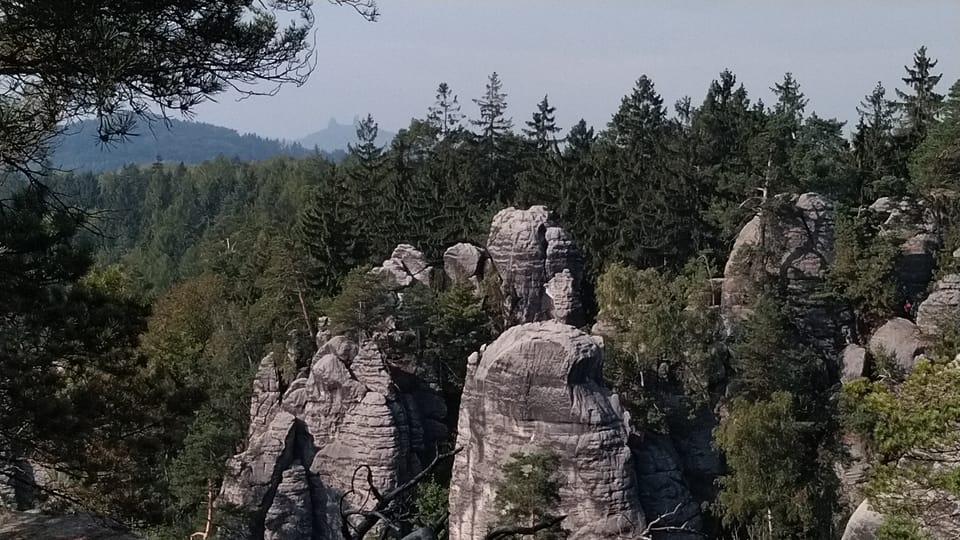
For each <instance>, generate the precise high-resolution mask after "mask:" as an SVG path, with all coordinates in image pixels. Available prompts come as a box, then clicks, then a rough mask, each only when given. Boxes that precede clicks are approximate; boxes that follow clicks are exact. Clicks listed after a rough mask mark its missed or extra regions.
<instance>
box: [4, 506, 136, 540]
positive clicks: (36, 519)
mask: <svg viewBox="0 0 960 540" xmlns="http://www.w3.org/2000/svg"><path fill="white" fill-rule="evenodd" d="M0 538H3V539H4V540H41V539H42V540H141V539H142V537H140V536H135V535H133V534H131V533H129V532H125V531H123V530H120V529H116V528H113V527H111V524H110V523H109V522H108V521H106V520H104V519H99V518H95V517H93V516H90V515H88V514H70V515H63V516H48V515H45V514H35V513H25V512H6V511H2V510H0Z"/></svg>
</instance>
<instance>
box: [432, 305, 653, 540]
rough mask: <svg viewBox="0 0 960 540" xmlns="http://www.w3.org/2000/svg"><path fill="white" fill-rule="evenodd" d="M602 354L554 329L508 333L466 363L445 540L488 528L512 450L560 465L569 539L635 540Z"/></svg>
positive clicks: (620, 427) (623, 427)
mask: <svg viewBox="0 0 960 540" xmlns="http://www.w3.org/2000/svg"><path fill="white" fill-rule="evenodd" d="M601 370H602V354H601V349H600V347H599V346H598V344H597V343H596V342H595V341H594V340H593V339H592V338H591V337H590V336H589V335H587V334H585V333H583V332H581V331H579V330H577V329H576V328H574V327H571V326H569V325H565V324H561V323H558V322H555V321H549V322H538V323H528V324H523V325H519V326H515V327H513V328H510V329H508V330H507V331H506V332H504V333H503V334H502V335H501V336H500V337H499V338H497V340H496V341H494V342H493V343H492V344H491V345H489V346H488V347H486V348H485V350H483V352H482V353H480V354H475V355H472V356H471V358H470V360H469V362H468V373H467V381H466V385H465V388H464V393H463V400H462V403H461V409H460V417H459V424H458V433H459V437H458V440H457V444H458V445H459V446H462V447H463V448H464V450H463V451H462V452H460V453H459V454H457V456H456V458H455V461H454V465H453V476H452V480H451V483H450V538H451V540H476V539H481V538H483V537H484V535H485V534H486V532H487V530H488V529H489V528H490V527H491V526H492V525H493V524H494V523H495V522H496V517H497V516H496V513H495V509H494V499H495V496H496V494H495V486H496V482H497V481H498V479H499V478H500V475H501V467H502V466H503V464H504V463H506V462H507V461H509V459H510V456H511V454H513V453H514V452H517V451H531V450H536V449H549V450H551V451H553V452H556V453H557V455H558V457H559V458H560V467H559V470H558V471H557V473H558V476H559V480H560V503H559V508H557V509H556V511H557V512H559V513H561V514H564V515H566V516H567V518H566V519H565V520H564V522H563V526H564V528H566V529H567V530H569V531H570V533H571V534H570V538H571V539H574V540H576V539H607V538H610V539H613V538H631V537H632V538H636V537H637V536H638V534H639V532H640V531H642V530H643V528H644V527H645V518H644V514H643V508H642V507H641V504H640V498H639V497H640V495H639V488H638V484H637V479H636V469H635V465H634V463H633V456H632V453H631V451H630V448H629V445H628V425H627V422H626V420H625V418H624V416H625V413H624V411H623V410H622V409H621V408H620V407H619V404H618V401H617V400H616V399H615V397H614V396H611V394H610V393H609V391H608V390H606V388H604V386H603V382H602V380H603V378H602V373H601Z"/></svg>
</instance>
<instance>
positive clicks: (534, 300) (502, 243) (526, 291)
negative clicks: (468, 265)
mask: <svg viewBox="0 0 960 540" xmlns="http://www.w3.org/2000/svg"><path fill="white" fill-rule="evenodd" d="M487 252H488V253H489V255H490V260H491V261H492V263H493V266H494V268H495V269H496V271H497V273H498V274H499V275H500V279H501V289H502V293H503V298H504V306H503V307H504V317H505V319H506V320H507V321H508V323H510V324H521V323H525V322H534V321H542V320H547V319H550V318H557V319H558V320H561V321H562V322H565V323H570V324H574V325H579V324H582V323H583V320H582V313H581V311H582V310H581V309H580V307H579V306H580V299H579V297H578V296H576V295H578V293H579V290H580V281H581V280H582V279H583V256H582V254H581V253H580V250H579V249H578V248H577V246H576V244H574V242H573V240H572V239H571V237H570V235H569V234H567V233H566V231H564V230H563V229H561V228H560V227H557V226H555V225H554V224H553V222H552V221H551V217H550V212H549V211H548V210H547V209H546V208H544V207H543V206H531V207H530V209H528V210H518V209H516V208H512V207H511V208H507V209H506V210H501V211H500V212H498V213H497V215H496V216H494V218H493V223H491V225H490V236H489V238H488V240H487ZM564 270H566V271H568V274H569V276H568V277H567V278H560V279H559V280H558V281H557V282H556V283H554V285H553V286H552V287H551V289H550V291H551V292H550V294H548V292H547V287H546V286H547V284H548V282H550V281H551V279H553V278H554V277H555V276H557V275H558V274H561V273H563V272H564ZM551 294H552V295H553V296H551ZM568 295H574V296H573V297H569V296H568ZM568 310H572V311H568Z"/></svg>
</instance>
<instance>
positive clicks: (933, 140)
mask: <svg viewBox="0 0 960 540" xmlns="http://www.w3.org/2000/svg"><path fill="white" fill-rule="evenodd" d="M941 112H942V119H941V120H940V121H939V122H937V123H935V124H934V125H932V126H930V129H929V132H928V134H927V138H926V139H925V140H924V141H923V143H921V144H920V146H919V147H917V150H916V152H914V155H913V161H912V163H911V164H910V171H911V175H912V178H913V183H914V190H915V191H916V192H918V193H920V194H926V193H927V192H928V191H929V190H930V189H931V188H938V187H945V188H950V189H958V188H960V81H957V82H956V83H954V85H953V86H952V87H951V88H950V92H949V94H948V95H947V99H946V101H944V104H943V108H942V109H941Z"/></svg>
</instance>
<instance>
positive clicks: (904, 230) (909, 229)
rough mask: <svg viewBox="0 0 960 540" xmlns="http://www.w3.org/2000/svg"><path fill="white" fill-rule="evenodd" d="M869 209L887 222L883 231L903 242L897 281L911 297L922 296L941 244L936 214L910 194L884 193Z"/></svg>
mask: <svg viewBox="0 0 960 540" xmlns="http://www.w3.org/2000/svg"><path fill="white" fill-rule="evenodd" d="M869 210H870V211H871V212H874V213H875V214H876V215H877V216H878V219H879V220H881V221H882V222H883V224H882V226H881V234H882V235H883V236H885V237H889V238H894V239H896V240H898V241H899V242H901V244H900V255H899V256H898V257H897V261H896V267H895V271H896V277H897V281H898V283H900V285H901V286H902V287H903V292H904V293H905V294H906V295H907V297H908V298H911V299H912V300H914V301H916V300H918V299H920V298H921V297H922V296H923V294H924V293H925V292H926V289H927V285H928V284H929V282H930V277H931V276H932V274H933V269H934V267H935V266H936V253H937V250H938V249H939V248H940V238H939V233H940V231H939V227H938V224H937V219H936V216H935V215H934V213H933V212H932V211H930V210H929V209H928V208H927V207H925V206H924V205H923V204H922V203H920V202H918V201H915V200H913V199H909V198H903V199H894V198H891V197H881V198H880V199H877V201H876V202H874V203H873V204H872V205H870V207H869Z"/></svg>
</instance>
